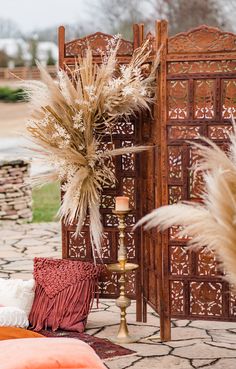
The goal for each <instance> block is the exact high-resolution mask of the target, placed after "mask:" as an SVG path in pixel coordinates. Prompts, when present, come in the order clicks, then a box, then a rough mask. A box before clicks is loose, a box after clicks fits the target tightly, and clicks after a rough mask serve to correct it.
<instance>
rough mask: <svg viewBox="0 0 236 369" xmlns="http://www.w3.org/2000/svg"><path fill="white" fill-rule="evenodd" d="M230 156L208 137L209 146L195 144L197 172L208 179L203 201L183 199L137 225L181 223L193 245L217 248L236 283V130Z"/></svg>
mask: <svg viewBox="0 0 236 369" xmlns="http://www.w3.org/2000/svg"><path fill="white" fill-rule="evenodd" d="M229 138H230V150H229V155H226V153H225V152H223V151H222V150H221V149H220V148H219V147H218V146H217V145H215V144H214V143H213V142H211V141H210V140H208V139H205V138H203V141H204V142H205V143H207V144H208V146H205V145H202V144H197V143H194V144H193V146H194V147H195V148H196V149H197V150H198V153H199V155H200V157H201V159H200V160H199V162H198V163H197V165H196V166H195V171H196V172H197V171H201V172H202V173H203V178H204V182H205V187H204V191H203V192H202V195H201V197H202V204H194V203H193V202H183V203H178V204H173V205H168V206H163V207H160V208H158V209H156V210H153V211H152V212H151V213H150V214H148V215H146V216H145V217H143V218H142V219H141V220H140V221H139V222H138V223H137V225H136V227H137V226H139V225H142V224H144V223H145V224H146V225H145V228H146V229H150V228H152V227H158V228H159V230H162V231H163V230H166V229H167V228H169V227H171V226H174V225H181V226H183V227H182V230H181V231H180V233H179V235H180V236H184V235H188V236H190V237H191V239H190V241H189V245H190V246H192V247H197V248H199V247H203V246H206V247H207V248H208V249H210V250H212V251H214V252H215V253H216V255H217V256H218V259H219V260H220V261H221V263H222V268H223V269H224V270H225V271H226V273H227V275H226V278H227V279H228V280H229V282H232V283H233V284H236V132H235V123H234V131H233V133H232V134H230V135H229Z"/></svg>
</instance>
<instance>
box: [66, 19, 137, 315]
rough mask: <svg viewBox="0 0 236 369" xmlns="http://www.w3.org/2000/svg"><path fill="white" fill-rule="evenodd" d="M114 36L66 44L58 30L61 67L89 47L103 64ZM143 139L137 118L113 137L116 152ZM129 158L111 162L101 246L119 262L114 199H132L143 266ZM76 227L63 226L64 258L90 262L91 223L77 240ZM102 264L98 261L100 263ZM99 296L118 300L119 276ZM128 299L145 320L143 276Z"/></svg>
mask: <svg viewBox="0 0 236 369" xmlns="http://www.w3.org/2000/svg"><path fill="white" fill-rule="evenodd" d="M141 35H142V26H141V25H134V38H133V42H130V41H126V40H122V41H121V45H120V48H119V50H118V55H117V59H118V62H119V63H120V64H125V63H127V62H129V60H130V58H131V57H132V54H133V51H134V50H135V49H136V48H137V47H138V46H139V45H141V44H142V42H143V40H142V39H141ZM112 37H113V36H111V35H107V34H104V33H101V32H97V33H95V34H92V35H89V36H86V37H84V38H82V39H77V40H73V41H70V42H65V29H64V27H60V28H59V65H60V68H63V69H65V70H67V69H66V68H67V66H69V67H70V68H73V67H74V66H75V62H76V57H78V56H79V55H83V54H84V52H85V51H86V49H87V48H88V47H90V48H91V49H92V52H93V59H94V62H96V63H100V62H101V51H106V48H107V46H108V44H109V41H110V40H111V39H112ZM141 137H142V132H141V125H140V117H136V118H134V119H133V120H132V122H130V123H129V122H126V121H123V122H122V121H121V122H119V124H118V125H117V127H116V132H115V133H114V135H113V143H114V145H115V147H116V148H118V147H125V146H131V145H136V144H140V142H141ZM103 145H107V146H108V147H110V146H111V140H110V135H107V137H105V138H104V142H103ZM141 155H142V154H138V155H133V154H126V155H122V156H121V157H116V158H115V159H114V160H113V161H111V163H110V164H111V166H112V167H113V168H114V171H115V174H116V178H117V183H116V185H115V186H114V187H113V188H105V189H104V191H103V194H102V202H101V214H102V221H103V226H104V240H103V245H102V258H103V262H104V263H114V262H116V261H117V249H118V228H117V225H118V223H117V217H116V216H115V215H114V214H113V213H112V209H114V200H115V196H119V195H127V196H129V198H130V204H131V208H132V213H131V214H130V215H128V217H127V219H126V221H127V232H126V244H127V249H128V258H129V260H131V261H132V262H135V263H140V250H141V244H140V242H141V239H140V234H141V232H140V231H138V232H135V234H134V232H133V231H132V227H133V225H134V224H135V222H136V221H137V220H138V219H139V218H140V217H141V210H142V209H141V206H140V198H141V192H140V191H141V186H140V178H141V175H140V156H141ZM74 231H75V224H72V225H70V226H66V225H65V224H64V223H63V222H62V246H63V257H64V258H71V259H79V260H84V261H88V260H89V261H91V260H93V258H92V251H91V245H90V235H89V229H88V222H87V223H86V224H85V226H84V227H83V229H82V232H81V234H80V236H79V237H77V239H75V238H74V236H73V235H74ZM98 262H99V260H98ZM100 292H101V293H100V296H101V297H102V298H115V297H117V296H118V283H117V275H116V274H115V273H113V274H107V275H105V276H104V277H103V278H102V280H101V282H100ZM127 292H128V295H129V296H130V297H131V298H136V299H137V319H138V320H140V319H142V298H141V273H140V271H138V272H136V273H135V272H133V273H130V274H129V282H128V290H127Z"/></svg>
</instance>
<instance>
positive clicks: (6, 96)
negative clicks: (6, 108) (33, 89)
mask: <svg viewBox="0 0 236 369" xmlns="http://www.w3.org/2000/svg"><path fill="white" fill-rule="evenodd" d="M0 100H1V101H5V102H16V101H25V100H26V96H25V93H24V90H23V89H21V88H17V89H12V88H10V87H0Z"/></svg>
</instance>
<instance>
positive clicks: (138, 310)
mask: <svg viewBox="0 0 236 369" xmlns="http://www.w3.org/2000/svg"><path fill="white" fill-rule="evenodd" d="M136 321H137V322H142V298H139V299H137V300H136Z"/></svg>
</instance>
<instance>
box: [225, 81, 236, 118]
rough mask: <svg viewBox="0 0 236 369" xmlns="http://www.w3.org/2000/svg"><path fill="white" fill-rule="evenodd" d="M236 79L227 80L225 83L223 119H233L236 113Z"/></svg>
mask: <svg viewBox="0 0 236 369" xmlns="http://www.w3.org/2000/svg"><path fill="white" fill-rule="evenodd" d="M235 96H236V79H226V80H224V81H223V107H222V117H223V118H224V119H226V118H227V119H229V118H231V115H233V116H234V115H235V112H236V98H235Z"/></svg>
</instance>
